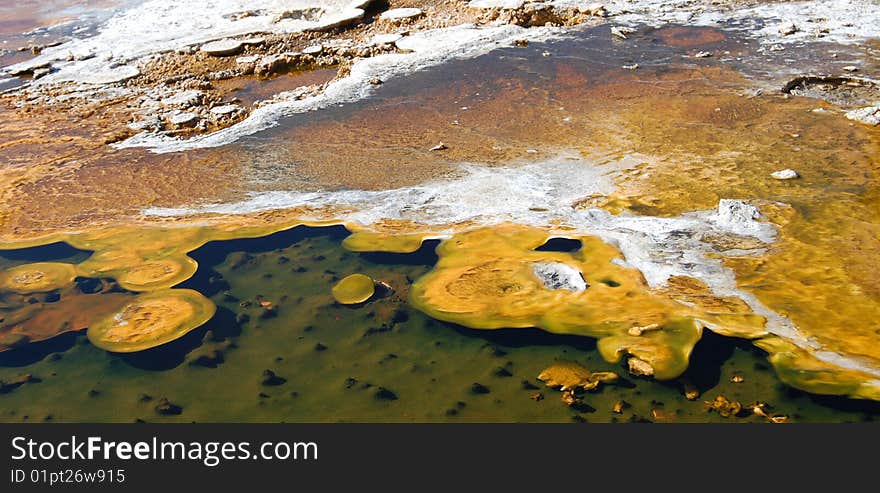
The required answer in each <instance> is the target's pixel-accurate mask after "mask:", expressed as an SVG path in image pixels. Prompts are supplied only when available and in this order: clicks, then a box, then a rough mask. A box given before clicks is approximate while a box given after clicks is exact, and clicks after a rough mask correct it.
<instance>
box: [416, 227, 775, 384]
mask: <svg viewBox="0 0 880 493" xmlns="http://www.w3.org/2000/svg"><path fill="white" fill-rule="evenodd" d="M550 236H551V235H550V233H548V232H547V231H544V230H541V229H538V228H533V227H526V226H518V225H512V224H506V225H500V226H496V227H492V228H483V229H477V230H473V231H469V232H464V233H460V234H457V235H455V236H453V237H452V238H450V239H449V240H447V241H445V242H443V243H441V244H440V246H438V248H437V254H438V255H439V257H440V258H439V261H438V262H437V265H436V267H435V268H434V270H432V271H431V272H429V273H428V274H426V275H425V276H423V277H422V278H420V279H419V280H418V281H416V283H415V284H414V285H413V287H412V289H411V291H410V299H411V301H412V303H413V304H414V305H415V306H416V307H418V308H419V309H421V310H422V311H424V312H425V313H427V314H428V315H430V316H431V317H434V318H437V319H440V320H445V321H448V322H453V323H457V324H460V325H464V326H466V327H471V328H476V329H500V328H526V327H539V328H542V329H544V330H546V331H548V332H552V333H557V334H574V335H583V336H589V337H595V338H597V339H598V349H599V352H600V353H601V355H602V357H603V358H605V359H606V360H607V361H609V362H617V361H620V360H621V359H622V358H624V357H625V356H629V359H628V363H629V366H630V369H631V370H632V371H633V372H634V373H639V374H645V375H653V376H654V377H656V378H659V379H670V378H675V377H677V376H678V375H680V374H681V373H682V372H684V370H685V369H686V368H687V365H688V358H689V356H690V353H691V350H692V349H693V347H694V345H695V344H696V343H697V341H698V340H699V339H700V335H701V331H702V327H703V324H704V323H705V324H708V325H711V326H724V327H729V330H731V331H734V332H736V333H739V334H755V335H761V334H763V333H764V332H763V331H764V328H763V324H764V319H763V318H762V317H759V316H756V315H754V314H751V313H729V312H726V311H725V312H716V311H714V310H711V309H701V308H699V307H695V306H689V305H686V304H683V303H680V302H678V301H676V300H675V299H673V298H671V297H669V296H666V295H664V294H663V293H661V292H655V291H652V290H651V289H650V288H649V286H648V284H647V282H646V281H645V279H644V277H643V276H642V274H641V273H640V272H639V271H638V270H635V269H631V268H626V267H622V266H620V265H617V264H616V263H614V262H613V261H614V260H615V259H619V258H620V254H619V252H618V251H617V250H616V249H615V248H613V247H612V246H610V245H608V244H606V243H604V242H603V241H602V240H600V239H599V238H596V237H592V236H582V237H578V238H577V239H579V240H581V242H582V243H583V248H582V249H581V250H579V251H577V252H571V253H565V252H550V251H535V250H534V249H535V248H537V247H539V246H541V245H542V244H544V243H545V242H546V241H547V240H548V239H549V238H550ZM538 263H558V264H562V265H565V266H568V267H569V268H573V269H576V270H577V271H579V272H580V274H581V276H582V277H583V280H584V282H585V283H586V285H587V287H586V289H584V290H582V291H577V290H570V289H552V288H551V287H548V286H546V285H545V283H544V281H543V280H541V279H539V278H538V277H537V276H536V274H535V270H534V266H535V264H538ZM651 325H656V326H657V327H658V329H657V330H644V331H633V330H631V329H633V328H644V327H646V326H651ZM636 333H638V334H639V335H634V334H636Z"/></svg>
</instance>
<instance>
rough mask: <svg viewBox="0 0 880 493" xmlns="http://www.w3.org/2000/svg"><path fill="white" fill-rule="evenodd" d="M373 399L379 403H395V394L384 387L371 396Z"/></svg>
mask: <svg viewBox="0 0 880 493" xmlns="http://www.w3.org/2000/svg"><path fill="white" fill-rule="evenodd" d="M373 397H375V398H376V399H378V400H380V401H396V400H397V394H395V393H394V392H392V391H391V390H388V389H386V388H385V387H379V390H377V391H376V393H375V394H373Z"/></svg>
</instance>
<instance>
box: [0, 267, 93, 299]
mask: <svg viewBox="0 0 880 493" xmlns="http://www.w3.org/2000/svg"><path fill="white" fill-rule="evenodd" d="M75 277H76V268H75V267H74V266H73V264H65V263H62V262H38V263H35V264H25V265H19V266H18V267H13V268H11V269H9V270H7V271H4V272H0V290H5V291H13V292H15V293H39V292H42V291H52V290H53V289H58V288H61V287H64V286H66V285H68V284H70V283H71V282H73V279H74V278H75Z"/></svg>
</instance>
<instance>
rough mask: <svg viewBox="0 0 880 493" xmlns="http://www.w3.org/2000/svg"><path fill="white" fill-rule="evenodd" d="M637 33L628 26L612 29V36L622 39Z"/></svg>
mask: <svg viewBox="0 0 880 493" xmlns="http://www.w3.org/2000/svg"><path fill="white" fill-rule="evenodd" d="M634 32H636V30H635V29H633V28H631V27H627V26H614V27H612V28H611V35H612V36H616V37H618V38H620V39H627V37H628V35H630V34H633V33H634Z"/></svg>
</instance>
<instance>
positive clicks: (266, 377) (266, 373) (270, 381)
mask: <svg viewBox="0 0 880 493" xmlns="http://www.w3.org/2000/svg"><path fill="white" fill-rule="evenodd" d="M286 381H287V379H286V378H283V377H279V376H278V375H276V374H275V372H274V371H272V370H263V376H262V379H261V380H260V384H261V385H265V386H268V387H274V386H277V385H282V384H283V383H284V382H286Z"/></svg>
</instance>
